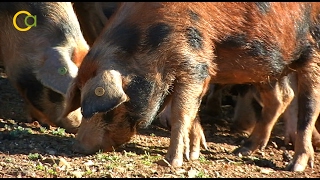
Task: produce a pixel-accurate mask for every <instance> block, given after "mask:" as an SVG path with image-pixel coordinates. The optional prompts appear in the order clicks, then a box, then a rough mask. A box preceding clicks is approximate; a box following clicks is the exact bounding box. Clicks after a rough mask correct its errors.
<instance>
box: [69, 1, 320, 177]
mask: <svg viewBox="0 0 320 180" xmlns="http://www.w3.org/2000/svg"><path fill="white" fill-rule="evenodd" d="M319 12H320V4H319V3H296V2H291V3H278V2H271V3H266V2H262V3H252V2H231V3H228V2H207V3H206V2H191V3H187V2H148V3H145V2H126V3H123V4H122V5H121V6H120V7H119V9H118V12H117V13H116V14H114V16H113V17H112V18H111V19H110V21H109V22H108V24H107V26H106V27H105V28H104V29H103V32H102V34H100V36H99V38H98V39H97V40H96V41H95V43H94V44H93V46H92V47H91V49H90V51H89V52H88V54H87V55H86V57H85V59H84V60H83V63H82V64H81V66H80V68H79V71H78V75H77V77H76V78H75V79H74V81H73V83H72V85H71V86H70V88H69V90H68V93H67V96H68V103H67V104H68V105H67V108H66V112H65V113H68V112H70V111H72V110H74V109H77V108H78V107H80V106H81V109H82V114H83V116H84V119H85V120H83V121H86V123H85V125H84V126H83V127H82V125H81V126H80V129H81V128H83V129H91V130H92V131H95V136H92V133H91V131H90V132H89V131H86V130H84V131H83V133H85V134H82V133H78V137H84V136H85V137H86V138H87V139H88V138H89V139H90V140H91V145H92V146H87V145H85V144H83V143H85V142H84V141H82V140H81V138H78V140H79V142H78V143H79V144H78V145H77V146H80V147H82V148H80V151H82V152H95V151H98V149H99V148H102V149H104V150H111V149H112V148H116V147H117V146H119V145H121V144H123V143H126V142H128V141H129V140H130V138H131V137H132V136H133V135H134V133H135V131H136V128H137V127H139V126H140V125H148V124H150V122H151V121H152V120H154V118H155V117H156V116H157V114H158V113H159V112H160V111H161V109H162V108H163V107H164V106H165V105H166V103H167V102H170V101H171V138H170V145H169V148H168V151H167V154H166V156H165V158H166V160H168V162H170V163H171V165H172V166H174V167H178V166H181V165H182V163H183V155H185V157H186V159H196V158H197V157H198V156H199V153H200V148H199V147H200V145H199V144H200V142H201V133H202V129H201V128H194V127H197V126H195V125H194V124H197V123H194V120H196V122H197V121H198V120H197V118H196V117H197V115H198V109H199V106H200V103H201V100H202V97H203V95H204V94H205V93H206V91H207V89H208V86H209V84H210V83H220V84H245V83H251V84H253V85H254V86H255V88H256V89H257V91H258V92H259V94H260V96H261V101H262V102H263V104H264V107H263V109H262V112H261V113H262V114H261V120H260V121H258V122H257V123H256V125H255V127H254V129H253V131H252V133H251V135H250V137H249V138H248V140H247V141H246V142H245V143H244V145H243V146H241V147H240V148H239V149H237V150H236V151H234V153H241V154H250V153H252V152H254V151H255V150H256V149H258V148H260V149H263V148H264V147H265V146H266V145H267V142H268V140H269V137H270V134H271V130H272V128H273V126H274V124H275V122H276V121H277V119H278V117H279V116H280V114H282V112H283V111H284V109H285V107H286V106H287V105H288V104H289V103H290V101H291V98H289V96H282V97H280V98H279V97H277V96H275V94H277V92H278V91H287V92H288V93H289V92H290V91H291V89H290V86H289V85H288V82H287V81H285V80H284V81H282V80H281V81H278V80H280V79H282V77H283V76H285V75H287V74H288V73H290V72H292V71H295V72H296V73H297V77H298V87H299V88H298V89H299V92H298V93H297V96H298V101H299V114H298V117H299V118H298V129H297V136H296V140H295V142H296V143H295V148H294V150H295V154H294V158H293V160H292V162H291V163H290V164H289V165H288V169H290V170H293V171H303V170H304V169H305V168H306V167H307V164H308V163H310V165H312V162H313V158H314V150H313V148H312V143H311V136H312V130H313V127H314V125H315V121H316V119H317V117H318V114H319V111H320V109H319V107H320V106H319V103H318V101H317V99H319V98H320V97H319V96H320V94H319V93H320V91H319V86H320V81H319V78H320V77H319V76H320V74H319V73H320V71H319V65H318V64H319V63H320V62H319V61H320V59H319V54H318V52H319V51H318V41H319V37H320V36H319V35H320V34H319V16H318V14H319ZM95 117H97V118H98V119H99V123H97V122H96V121H95ZM87 121H88V122H87ZM90 121H91V122H90ZM88 126H92V127H88ZM79 132H80V130H79ZM93 145H94V146H93Z"/></svg>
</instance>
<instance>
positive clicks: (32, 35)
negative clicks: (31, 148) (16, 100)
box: [0, 2, 89, 133]
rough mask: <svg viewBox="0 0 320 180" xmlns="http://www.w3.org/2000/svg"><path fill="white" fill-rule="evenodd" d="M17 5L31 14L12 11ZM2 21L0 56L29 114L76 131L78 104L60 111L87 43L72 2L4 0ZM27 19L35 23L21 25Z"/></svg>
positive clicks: (15, 9)
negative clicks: (12, 0) (63, 112)
mask: <svg viewBox="0 0 320 180" xmlns="http://www.w3.org/2000/svg"><path fill="white" fill-rule="evenodd" d="M19 11H27V12H28V13H30V14H31V17H29V18H28V17H27V14H26V13H21V14H18V15H16V13H17V12H19ZM15 15H16V16H15ZM34 17H35V18H34ZM25 19H26V20H25ZM0 21H1V23H2V26H1V31H0V60H1V61H2V62H3V64H4V67H5V71H6V73H7V75H8V79H9V80H10V82H11V83H12V84H13V86H14V87H15V88H16V89H17V90H18V91H19V93H20V94H21V96H22V98H23V100H24V102H25V105H26V110H27V113H28V115H27V116H28V119H29V120H38V121H39V122H41V123H44V124H49V125H52V126H59V127H63V128H65V129H66V130H67V131H68V132H74V133H75V132H76V131H77V129H78V127H79V125H80V123H81V119H82V115H81V112H80V108H79V109H75V110H74V111H72V112H70V113H68V115H67V116H65V117H61V115H62V111H63V110H64V108H65V105H66V102H65V95H66V92H67V89H68V86H69V84H70V82H71V80H72V79H73V78H74V77H75V76H76V74H77V72H78V67H79V65H80V63H81V62H82V59H83V57H84V56H85V54H86V53H87V52H88V49H89V46H88V44H87V43H86V41H85V39H84V37H83V35H82V33H81V30H80V25H79V22H78V20H77V17H76V15H75V13H74V11H73V8H72V5H71V3H70V2H18V3H17V2H14V3H11V2H2V3H0ZM13 23H16V25H17V27H18V29H17V28H16V27H15V26H14V24H13ZM26 23H27V24H29V25H33V24H35V26H32V27H31V26H30V27H31V28H30V29H29V30H27V31H20V30H21V29H25V28H27V26H26Z"/></svg>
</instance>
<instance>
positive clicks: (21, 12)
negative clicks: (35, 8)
mask: <svg viewBox="0 0 320 180" xmlns="http://www.w3.org/2000/svg"><path fill="white" fill-rule="evenodd" d="M20 14H26V15H27V16H26V17H25V19H24V24H25V25H26V26H27V27H26V28H20V27H19V26H18V25H17V17H18V16H19V15H20ZM28 18H32V19H33V24H28ZM12 23H13V26H14V27H15V28H16V29H17V30H18V31H28V30H30V29H31V27H36V26H37V16H36V15H34V16H32V15H31V14H30V13H29V12H28V11H18V12H17V13H16V14H15V15H14V16H13V20H12Z"/></svg>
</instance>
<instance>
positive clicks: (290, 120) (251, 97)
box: [207, 73, 320, 148]
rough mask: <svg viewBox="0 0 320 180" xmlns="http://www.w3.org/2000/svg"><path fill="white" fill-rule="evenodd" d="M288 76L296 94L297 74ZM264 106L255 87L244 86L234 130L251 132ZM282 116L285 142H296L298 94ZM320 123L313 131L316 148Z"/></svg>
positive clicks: (235, 116) (239, 97)
mask: <svg viewBox="0 0 320 180" xmlns="http://www.w3.org/2000/svg"><path fill="white" fill-rule="evenodd" d="M288 78H289V80H290V87H291V88H292V90H293V92H294V94H296V93H297V91H298V90H297V79H296V74H295V73H291V74H289V75H288ZM262 107H263V104H262V102H261V100H260V96H259V94H258V93H257V91H256V90H255V88H254V87H253V86H250V85H246V86H244V88H242V91H241V92H240V93H239V95H238V98H237V104H236V107H235V112H234V117H233V126H232V130H233V131H238V132H243V133H246V134H250V133H251V132H252V130H253V128H254V126H255V123H256V121H257V118H258V116H259V114H261V110H262ZM213 108H215V107H213ZM207 109H210V106H207ZM281 118H282V119H283V121H284V125H285V130H284V143H285V144H286V145H288V144H289V143H290V142H291V143H293V144H294V142H295V135H296V129H297V121H298V99H297V96H294V97H293V99H292V101H291V103H290V104H289V105H288V107H287V108H286V110H285V111H284V112H283V114H282V117H281ZM318 118H319V117H318ZM319 124H320V121H318V120H317V121H316V125H315V126H316V128H314V129H313V132H312V144H313V147H314V148H317V147H320V134H319V130H320V129H319V127H320V126H319Z"/></svg>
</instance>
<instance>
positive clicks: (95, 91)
mask: <svg viewBox="0 0 320 180" xmlns="http://www.w3.org/2000/svg"><path fill="white" fill-rule="evenodd" d="M105 92H106V91H105V90H104V89H103V88H102V87H97V88H96V89H95V90H94V93H95V94H96V95H97V96H103V95H104V93H105Z"/></svg>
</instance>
